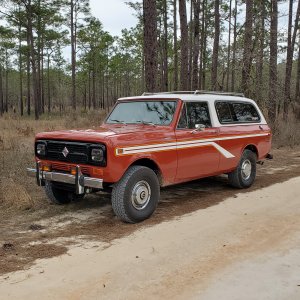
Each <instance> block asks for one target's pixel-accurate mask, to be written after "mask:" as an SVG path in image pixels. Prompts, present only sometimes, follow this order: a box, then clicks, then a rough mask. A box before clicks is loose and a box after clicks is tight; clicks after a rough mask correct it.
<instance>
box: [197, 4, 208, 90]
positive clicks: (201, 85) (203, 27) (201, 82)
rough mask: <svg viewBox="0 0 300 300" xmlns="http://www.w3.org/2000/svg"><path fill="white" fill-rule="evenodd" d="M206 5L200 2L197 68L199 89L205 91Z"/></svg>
mask: <svg viewBox="0 0 300 300" xmlns="http://www.w3.org/2000/svg"><path fill="white" fill-rule="evenodd" d="M206 4H207V0H202V17H201V43H200V44H201V48H200V67H199V89H200V90H201V89H202V90H204V89H205V77H206V76H205V72H206V36H207V34H206V24H207V18H206V10H207V9H206Z"/></svg>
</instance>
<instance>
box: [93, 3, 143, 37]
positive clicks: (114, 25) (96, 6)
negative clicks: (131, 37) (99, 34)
mask: <svg viewBox="0 0 300 300" xmlns="http://www.w3.org/2000/svg"><path fill="white" fill-rule="evenodd" d="M128 1H129V0H128ZM125 2H126V1H121V0H108V1H107V0H90V6H91V11H92V15H93V16H94V17H96V18H98V19H99V20H100V21H101V22H102V24H103V28H104V30H106V31H108V32H109V33H110V34H111V35H114V36H115V35H121V30H122V29H124V28H130V27H134V26H135V25H136V24H137V19H136V17H135V16H134V15H133V14H134V11H133V10H132V9H131V8H130V7H129V6H128V5H126V3H125Z"/></svg>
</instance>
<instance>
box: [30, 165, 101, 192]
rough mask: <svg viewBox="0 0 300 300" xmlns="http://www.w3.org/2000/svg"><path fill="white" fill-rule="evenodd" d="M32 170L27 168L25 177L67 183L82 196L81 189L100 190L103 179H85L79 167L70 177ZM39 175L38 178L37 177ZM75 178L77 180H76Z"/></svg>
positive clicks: (64, 174)
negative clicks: (74, 186) (72, 185)
mask: <svg viewBox="0 0 300 300" xmlns="http://www.w3.org/2000/svg"><path fill="white" fill-rule="evenodd" d="M38 170H39V172H38V171H37V169H32V168H27V175H28V176H30V177H36V178H37V177H38V178H40V179H41V181H42V180H48V181H57V182H63V183H69V184H74V185H76V192H77V193H79V194H82V193H83V192H84V190H83V189H82V188H84V187H88V188H95V189H102V188H103V179H99V178H93V177H87V176H84V175H82V173H81V171H80V167H79V166H78V167H77V175H71V174H67V173H58V172H46V171H42V170H40V169H38ZM38 175H39V176H38ZM76 178H77V180H76Z"/></svg>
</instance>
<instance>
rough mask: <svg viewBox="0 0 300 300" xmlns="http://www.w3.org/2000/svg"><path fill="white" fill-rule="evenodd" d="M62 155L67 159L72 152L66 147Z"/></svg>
mask: <svg viewBox="0 0 300 300" xmlns="http://www.w3.org/2000/svg"><path fill="white" fill-rule="evenodd" d="M61 153H62V154H63V156H64V157H67V156H68V154H69V153H70V152H69V150H68V148H67V147H65V148H64V150H63V151H62V152H61Z"/></svg>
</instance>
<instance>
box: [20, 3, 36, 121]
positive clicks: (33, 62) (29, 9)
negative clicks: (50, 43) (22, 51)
mask: <svg viewBox="0 0 300 300" xmlns="http://www.w3.org/2000/svg"><path fill="white" fill-rule="evenodd" d="M22 1H23V3H26V1H25V0H22ZM25 6H26V14H27V21H28V35H29V40H30V56H31V57H30V59H31V68H32V77H33V94H34V112H35V119H36V120H38V119H39V99H40V91H39V78H38V74H37V67H36V55H35V49H34V37H33V28H32V27H33V25H32V20H33V12H32V4H31V0H28V4H27V5H26V4H25Z"/></svg>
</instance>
